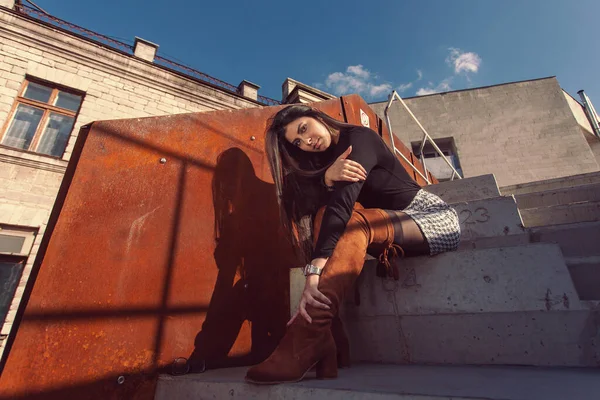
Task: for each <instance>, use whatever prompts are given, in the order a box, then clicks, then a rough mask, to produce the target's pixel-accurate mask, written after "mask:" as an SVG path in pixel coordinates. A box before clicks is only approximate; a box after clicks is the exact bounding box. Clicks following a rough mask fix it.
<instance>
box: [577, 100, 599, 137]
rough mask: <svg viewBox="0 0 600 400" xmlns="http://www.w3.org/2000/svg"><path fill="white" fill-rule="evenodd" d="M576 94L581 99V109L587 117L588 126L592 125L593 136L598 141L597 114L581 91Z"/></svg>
mask: <svg viewBox="0 0 600 400" xmlns="http://www.w3.org/2000/svg"><path fill="white" fill-rule="evenodd" d="M577 94H578V95H579V97H581V102H582V103H583V109H584V110H585V114H586V116H587V117H588V120H589V121H590V124H591V125H592V130H593V131H594V135H596V137H597V138H599V139H600V126H598V114H596V110H595V109H594V105H593V104H592V102H591V100H590V99H589V98H588V97H587V94H585V92H584V91H583V90H580V91H579V92H577Z"/></svg>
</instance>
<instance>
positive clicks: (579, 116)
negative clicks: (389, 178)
mask: <svg viewBox="0 0 600 400" xmlns="http://www.w3.org/2000/svg"><path fill="white" fill-rule="evenodd" d="M565 99H567V103H568V104H569V107H570V108H571V111H572V112H573V116H574V117H575V120H576V121H577V124H578V125H579V128H580V129H581V133H582V135H583V137H584V138H585V140H586V141H587V144H588V146H590V149H591V150H592V153H594V157H596V161H597V162H598V164H600V139H598V138H597V137H596V135H594V130H593V129H592V125H591V124H590V121H589V120H588V118H587V116H586V115H585V110H584V109H583V106H582V105H581V104H580V103H579V102H578V101H577V100H575V99H574V98H572V97H571V96H570V95H569V94H568V93H566V92H565Z"/></svg>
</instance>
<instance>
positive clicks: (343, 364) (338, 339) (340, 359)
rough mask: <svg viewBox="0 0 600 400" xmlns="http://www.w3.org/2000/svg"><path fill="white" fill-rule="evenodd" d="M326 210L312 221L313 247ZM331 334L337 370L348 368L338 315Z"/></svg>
mask: <svg viewBox="0 0 600 400" xmlns="http://www.w3.org/2000/svg"><path fill="white" fill-rule="evenodd" d="M326 208H327V207H321V209H320V210H319V211H318V212H317V214H316V215H315V220H314V221H313V247H314V246H315V245H316V243H317V239H318V238H319V232H320V231H321V223H322V222H323V214H325V209H326ZM362 209H364V207H363V206H362V205H361V204H360V203H355V204H354V210H362ZM331 334H332V335H333V340H334V342H335V347H336V349H337V366H338V368H348V367H350V364H351V362H350V340H348V335H347V334H346V329H344V323H343V322H342V320H341V318H340V316H339V314H337V315H335V317H334V318H333V320H332V321H331Z"/></svg>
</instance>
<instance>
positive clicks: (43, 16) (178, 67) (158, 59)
mask: <svg viewBox="0 0 600 400" xmlns="http://www.w3.org/2000/svg"><path fill="white" fill-rule="evenodd" d="M32 4H33V3H32ZM18 11H20V12H21V13H23V14H26V15H29V16H30V17H33V18H35V19H37V20H39V21H42V22H46V23H48V24H50V25H53V26H56V27H60V28H62V29H65V30H67V31H69V32H72V33H75V34H78V35H81V36H83V37H85V38H88V39H91V40H94V41H96V42H99V43H101V44H103V45H105V46H107V47H111V48H113V49H115V48H116V49H119V50H121V51H124V52H126V53H128V54H133V50H134V49H133V46H132V45H130V44H127V43H124V42H122V41H120V40H117V39H114V38H111V37H109V36H106V35H102V34H100V33H97V32H94V31H91V30H89V29H86V28H83V27H81V26H79V25H75V24H72V23H70V22H68V21H64V20H62V19H60V18H57V17H55V16H53V15H50V14H48V13H47V12H45V11H44V10H42V9H41V8H39V7H37V6H35V7H33V6H31V5H29V4H24V3H23V2H21V3H20V4H19V5H18ZM154 60H155V64H156V65H159V66H162V67H167V68H169V69H171V70H174V71H176V72H180V73H183V74H184V75H187V76H190V77H194V78H196V79H199V80H201V81H203V82H206V83H210V84H211V85H214V86H217V87H219V88H221V89H224V90H226V91H228V92H233V93H236V94H239V91H238V88H237V86H234V85H232V84H230V83H227V82H225V81H222V80H220V79H217V78H215V77H212V76H210V75H208V74H205V73H204V72H200V71H198V70H196V69H194V68H191V67H188V66H186V65H183V64H180V63H178V62H175V61H173V60H170V59H168V58H165V57H162V56H159V55H156V56H155V58H154ZM257 101H258V102H259V103H262V104H263V105H267V106H275V105H280V104H281V102H279V101H277V100H275V99H271V98H269V97H265V96H261V95H258V98H257Z"/></svg>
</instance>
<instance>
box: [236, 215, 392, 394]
mask: <svg viewBox="0 0 600 400" xmlns="http://www.w3.org/2000/svg"><path fill="white" fill-rule="evenodd" d="M393 240H394V228H393V225H392V221H391V219H390V218H389V216H388V214H387V213H386V212H385V211H383V210H379V209H363V210H355V211H354V212H353V213H352V216H351V217H350V220H349V221H348V224H347V225H346V230H345V231H344V233H343V235H342V236H341V237H340V239H339V241H338V242H337V245H336V246H335V250H334V252H333V254H332V256H331V258H329V260H328V261H327V264H326V265H325V268H324V270H323V274H322V275H321V277H320V279H319V291H321V293H323V294H324V295H325V296H327V298H328V299H329V300H330V301H331V305H330V308H329V309H328V310H324V309H320V308H315V307H312V306H310V305H307V306H306V311H307V312H308V314H309V315H310V317H311V318H312V323H308V322H307V321H306V320H305V319H304V318H302V317H298V318H296V320H295V321H294V322H293V323H292V325H291V326H290V327H289V328H288V330H287V332H286V334H285V336H284V337H283V339H282V340H281V342H280V343H279V345H278V346H277V348H276V349H275V351H274V352H273V354H271V356H269V358H267V359H266V360H265V361H263V362H262V363H261V364H258V365H256V366H254V367H251V368H250V369H249V370H248V372H247V374H246V380H248V381H249V382H253V383H263V384H273V383H283V382H297V381H299V380H301V379H302V378H303V377H304V375H305V374H306V373H307V372H308V371H309V370H310V369H311V368H312V367H313V366H315V365H316V367H317V378H335V377H336V376H337V362H336V347H335V342H334V339H333V336H332V334H331V322H332V319H333V318H334V316H335V315H337V313H338V311H339V307H340V305H341V304H342V300H343V298H344V296H345V294H346V293H347V292H348V290H350V289H351V288H352V285H353V283H354V281H355V280H356V278H357V277H358V275H359V274H360V272H361V270H362V267H363V264H364V257H365V254H366V251H367V247H368V246H369V244H371V243H380V244H384V245H385V246H384V247H385V248H386V249H388V248H390V247H392V246H395V245H393V244H392V243H393ZM386 253H387V252H386Z"/></svg>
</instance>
